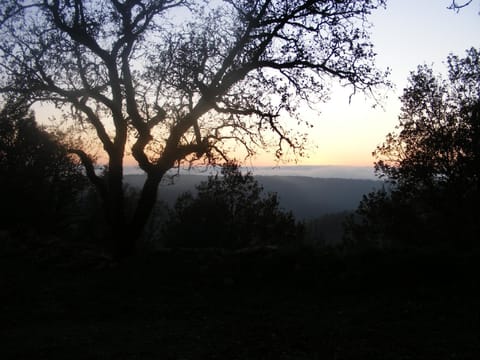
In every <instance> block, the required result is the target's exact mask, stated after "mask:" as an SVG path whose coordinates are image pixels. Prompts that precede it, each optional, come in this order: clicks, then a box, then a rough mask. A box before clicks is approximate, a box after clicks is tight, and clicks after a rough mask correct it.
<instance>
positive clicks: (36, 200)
mask: <svg viewBox="0 0 480 360" xmlns="http://www.w3.org/2000/svg"><path fill="white" fill-rule="evenodd" d="M59 140H60V139H59V138H58V137H55V136H53V135H52V134H50V133H48V132H46V131H45V130H44V129H42V128H39V127H38V125H37V123H36V122H35V119H34V116H33V114H32V113H31V112H29V111H28V108H27V107H26V106H24V105H22V104H19V103H15V102H12V101H8V102H7V103H6V104H4V107H3V108H2V109H1V110H0V197H1V199H2V216H1V218H0V228H2V229H9V230H11V231H25V230H27V229H31V230H36V231H41V232H54V231H58V230H59V229H60V228H61V227H62V225H64V222H65V220H66V218H67V216H68V214H69V212H70V211H71V210H72V206H73V204H74V203H75V202H76V197H77V196H78V194H79V193H80V192H81V191H82V190H83V189H85V187H86V185H87V184H88V183H87V181H86V179H85V176H84V175H83V172H82V168H81V166H80V164H79V163H78V162H77V161H74V160H73V159H71V158H70V157H69V156H68V154H67V149H66V147H65V146H64V145H62V144H61V143H60V141H59Z"/></svg>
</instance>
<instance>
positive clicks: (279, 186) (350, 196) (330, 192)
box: [125, 175, 382, 220]
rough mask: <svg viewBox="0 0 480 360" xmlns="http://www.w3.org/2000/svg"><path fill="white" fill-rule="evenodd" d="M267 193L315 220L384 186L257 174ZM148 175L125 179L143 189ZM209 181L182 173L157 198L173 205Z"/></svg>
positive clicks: (354, 204) (351, 206)
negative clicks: (197, 186)
mask: <svg viewBox="0 0 480 360" xmlns="http://www.w3.org/2000/svg"><path fill="white" fill-rule="evenodd" d="M255 178H256V179H257V180H258V181H259V183H260V184H261V185H262V186H263V187H264V190H265V192H275V193H277V194H278V197H279V200H280V205H281V207H282V208H283V209H285V210H290V211H292V212H293V214H294V215H295V217H296V218H297V219H299V220H300V219H304V220H308V219H315V218H318V217H321V216H323V215H325V214H330V213H337V212H341V211H345V210H353V209H356V208H357V206H358V203H359V202H360V200H361V199H362V196H363V195H364V194H367V193H369V192H371V191H373V190H375V189H379V188H380V187H381V186H382V182H380V181H377V180H366V179H341V178H315V177H307V176H255ZM144 180H145V175H126V176H125V182H126V183H127V184H129V185H131V186H132V187H135V188H140V187H141V186H142V184H143V182H144ZM204 180H206V177H205V176H202V175H180V176H177V177H175V178H173V182H168V181H167V182H165V183H163V184H161V185H160V188H159V194H158V197H159V199H160V200H163V201H165V202H166V203H167V204H169V205H170V206H171V205H173V204H174V202H175V200H176V199H177V197H178V196H179V195H180V194H182V193H183V192H185V191H192V192H195V186H196V185H197V184H198V183H200V182H201V181H204Z"/></svg>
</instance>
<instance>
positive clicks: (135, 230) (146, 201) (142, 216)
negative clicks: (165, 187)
mask: <svg viewBox="0 0 480 360" xmlns="http://www.w3.org/2000/svg"><path fill="white" fill-rule="evenodd" d="M162 177H163V174H147V180H145V183H144V184H143V188H142V192H141V194H140V198H139V199H138V203H137V206H136V208H135V213H134V215H133V219H132V221H131V223H130V226H129V228H130V236H131V237H132V239H133V241H134V242H135V243H137V242H138V240H139V238H140V237H141V235H142V233H143V230H144V229H145V225H146V224H147V222H148V219H149V218H150V215H151V213H152V210H153V208H154V206H155V203H156V202H157V192H158V185H159V183H160V181H161V180H162Z"/></svg>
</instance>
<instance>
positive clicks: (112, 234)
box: [105, 156, 135, 260]
mask: <svg viewBox="0 0 480 360" xmlns="http://www.w3.org/2000/svg"><path fill="white" fill-rule="evenodd" d="M107 188H108V195H107V202H106V206H105V210H106V215H107V221H108V226H109V228H110V229H109V245H110V247H111V251H112V254H113V256H114V258H115V259H116V260H121V259H124V258H126V257H130V256H132V255H134V254H135V241H134V240H133V239H132V237H131V236H130V234H129V231H128V226H127V222H126V217H125V206H124V205H125V204H124V193H123V166H122V158H121V157H120V156H119V157H118V159H115V157H110V161H109V169H108V174H107Z"/></svg>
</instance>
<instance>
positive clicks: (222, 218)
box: [165, 163, 302, 249]
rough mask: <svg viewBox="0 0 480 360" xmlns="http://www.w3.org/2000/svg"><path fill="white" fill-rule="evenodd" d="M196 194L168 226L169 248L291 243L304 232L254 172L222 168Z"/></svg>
mask: <svg viewBox="0 0 480 360" xmlns="http://www.w3.org/2000/svg"><path fill="white" fill-rule="evenodd" d="M196 188H197V194H196V195H193V194H192V193H189V192H187V193H185V194H183V195H182V196H180V198H179V199H178V200H177V202H176V204H175V209H174V211H173V212H172V215H171V219H170V220H169V222H168V223H167V225H166V230H165V236H166V241H167V245H168V246H180V247H195V248H196V247H200V248H203V247H218V248H227V249H239V248H244V247H251V246H264V245H285V244H293V243H295V241H296V240H298V237H299V236H300V234H301V232H302V226H301V225H299V224H297V223H296V222H295V219H294V217H293V215H292V214H291V213H290V212H285V211H282V210H281V209H280V208H279V202H278V198H277V195H276V194H271V193H270V194H266V195H264V194H262V192H263V188H262V187H261V186H260V185H259V184H258V182H257V181H256V180H255V179H254V177H253V176H252V174H250V173H247V174H245V175H244V174H242V173H241V172H240V169H239V167H238V166H237V165H236V164H233V163H228V164H226V165H224V166H223V168H222V176H218V175H216V176H210V177H209V178H208V180H207V181H204V182H202V183H200V184H199V185H198V186H197V187H196Z"/></svg>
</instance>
